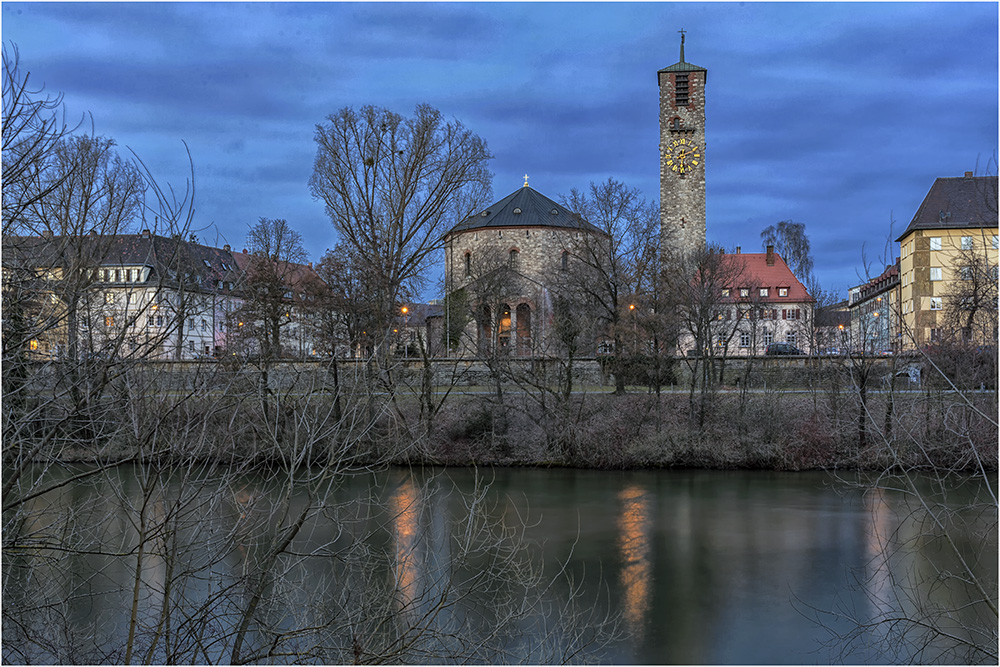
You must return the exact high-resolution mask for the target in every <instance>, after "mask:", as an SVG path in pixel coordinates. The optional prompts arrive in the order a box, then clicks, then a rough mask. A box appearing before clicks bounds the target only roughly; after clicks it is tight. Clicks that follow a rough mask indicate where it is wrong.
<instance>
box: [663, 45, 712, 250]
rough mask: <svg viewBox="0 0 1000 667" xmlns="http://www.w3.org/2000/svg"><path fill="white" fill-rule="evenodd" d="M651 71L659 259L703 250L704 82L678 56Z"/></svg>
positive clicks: (703, 72)
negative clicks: (655, 98) (655, 96)
mask: <svg viewBox="0 0 1000 667" xmlns="http://www.w3.org/2000/svg"><path fill="white" fill-rule="evenodd" d="M680 33H681V59H680V62H678V63H675V64H673V65H671V66H670V67H665V68H663V69H661V70H660V71H659V72H657V73H656V76H657V79H658V82H659V86H660V247H661V250H662V252H663V257H664V259H666V258H668V257H670V256H671V255H675V254H677V253H685V254H686V253H690V252H691V251H694V250H701V249H704V248H705V82H706V81H707V79H708V70H707V69H705V68H704V67H698V66H697V65H692V64H690V63H688V62H685V60H684V31H683V30H681V31H680Z"/></svg>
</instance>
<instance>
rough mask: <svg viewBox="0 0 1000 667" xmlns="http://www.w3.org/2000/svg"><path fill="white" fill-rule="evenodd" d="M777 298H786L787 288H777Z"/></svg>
mask: <svg viewBox="0 0 1000 667" xmlns="http://www.w3.org/2000/svg"><path fill="white" fill-rule="evenodd" d="M778 296H788V288H787V287H779V288H778Z"/></svg>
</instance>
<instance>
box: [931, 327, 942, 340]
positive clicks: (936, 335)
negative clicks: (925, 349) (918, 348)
mask: <svg viewBox="0 0 1000 667" xmlns="http://www.w3.org/2000/svg"><path fill="white" fill-rule="evenodd" d="M940 340H941V330H940V329H931V342H932V343H936V342H938V341H940Z"/></svg>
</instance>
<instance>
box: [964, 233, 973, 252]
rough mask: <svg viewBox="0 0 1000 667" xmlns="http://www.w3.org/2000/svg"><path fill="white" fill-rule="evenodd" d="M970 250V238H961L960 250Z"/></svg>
mask: <svg viewBox="0 0 1000 667" xmlns="http://www.w3.org/2000/svg"><path fill="white" fill-rule="evenodd" d="M972 248H973V245H972V237H971V236H963V237H962V250H972Z"/></svg>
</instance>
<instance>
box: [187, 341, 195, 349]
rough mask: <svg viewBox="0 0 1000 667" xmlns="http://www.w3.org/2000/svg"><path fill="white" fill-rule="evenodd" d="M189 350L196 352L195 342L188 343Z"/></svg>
mask: <svg viewBox="0 0 1000 667" xmlns="http://www.w3.org/2000/svg"><path fill="white" fill-rule="evenodd" d="M188 350H190V351H191V352H194V341H193V340H189V341H188Z"/></svg>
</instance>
